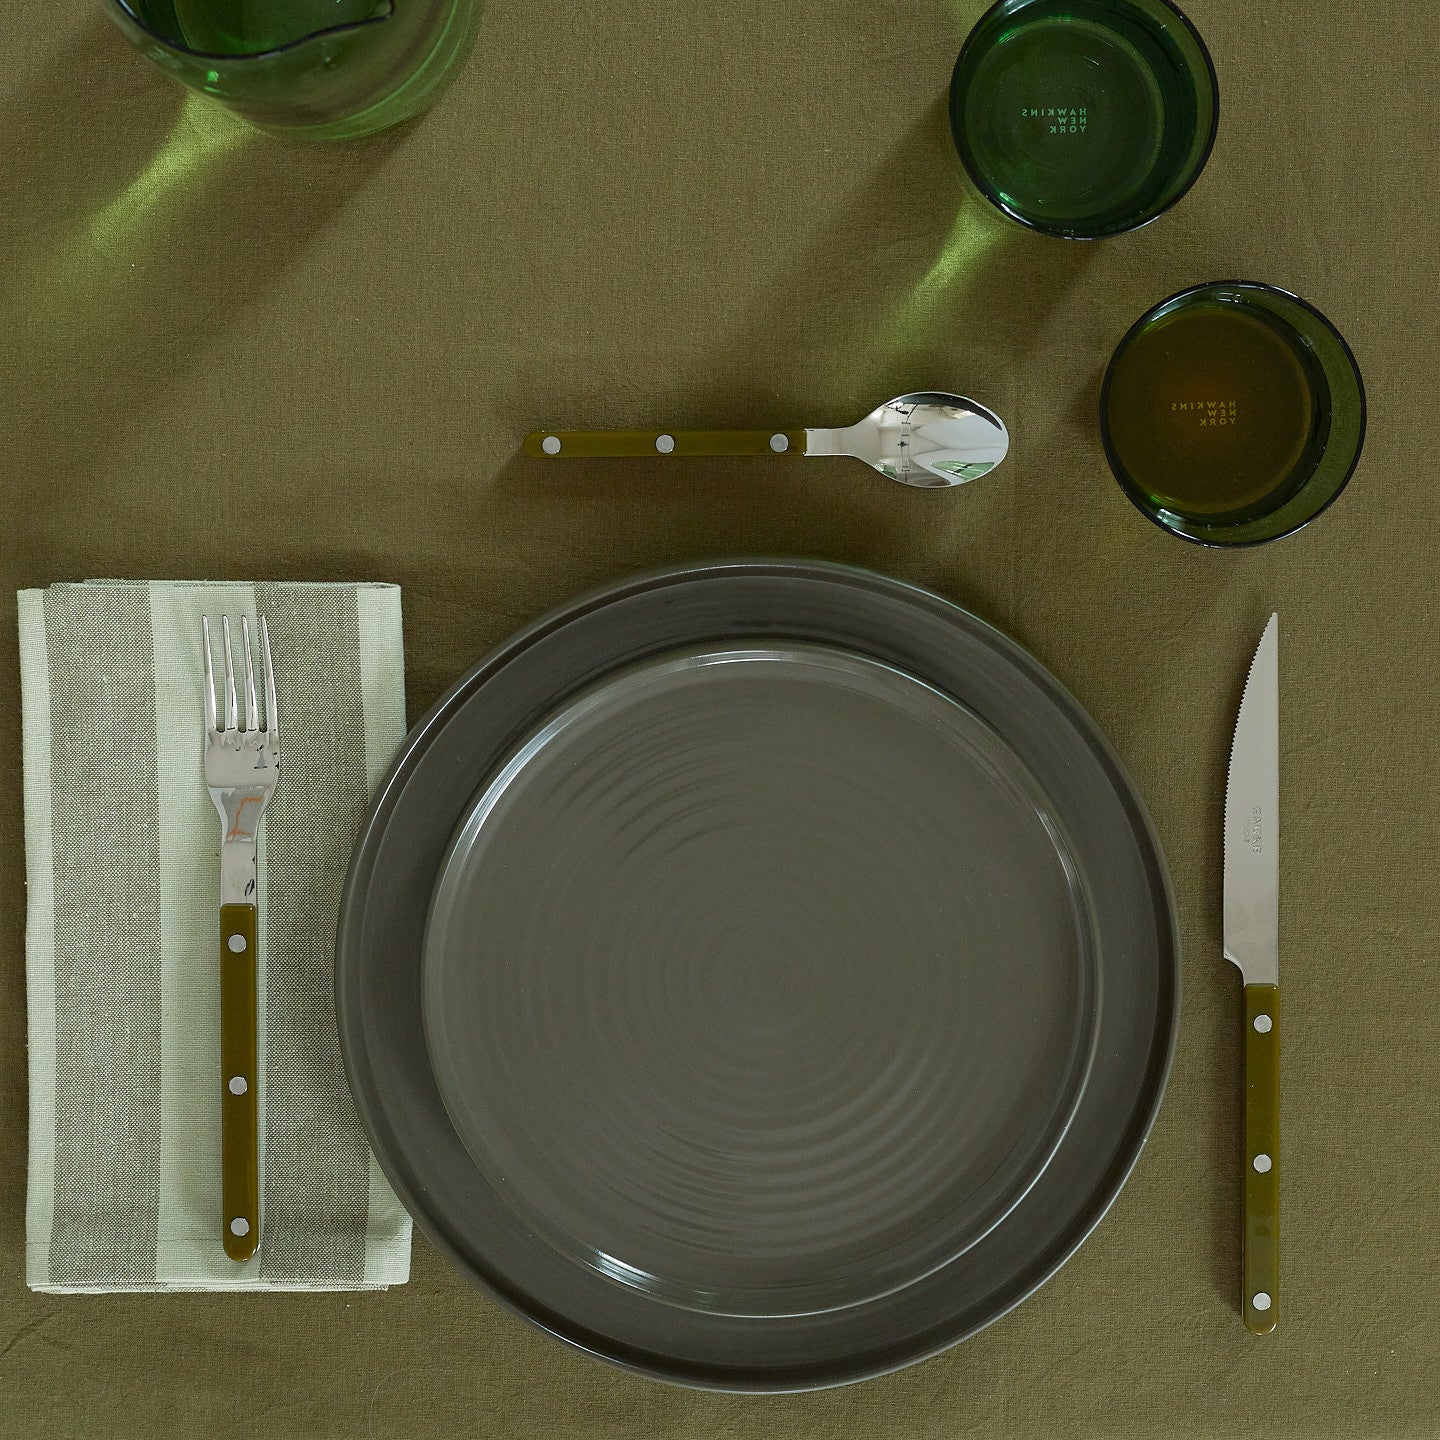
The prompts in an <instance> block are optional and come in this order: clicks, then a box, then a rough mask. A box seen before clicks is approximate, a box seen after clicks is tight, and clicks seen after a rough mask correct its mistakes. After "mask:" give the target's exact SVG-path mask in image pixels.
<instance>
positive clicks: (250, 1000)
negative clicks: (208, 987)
mask: <svg viewBox="0 0 1440 1440" xmlns="http://www.w3.org/2000/svg"><path fill="white" fill-rule="evenodd" d="M255 917H256V911H255V907H254V906H253V905H222V906H221V907H220V1084H221V1092H220V1150H221V1191H222V1195H223V1197H224V1198H223V1207H224V1222H225V1253H226V1254H227V1255H228V1256H229V1257H230V1258H231V1259H232V1260H248V1259H250V1257H251V1256H252V1255H254V1253H255V1248H256V1246H257V1245H258V1244H259V1242H260V1153H259V1152H260V1147H259V1125H258V1115H259V1112H258V1110H257V1107H256V1073H255V1071H256V1043H255V1011H256V966H255V932H256V925H255Z"/></svg>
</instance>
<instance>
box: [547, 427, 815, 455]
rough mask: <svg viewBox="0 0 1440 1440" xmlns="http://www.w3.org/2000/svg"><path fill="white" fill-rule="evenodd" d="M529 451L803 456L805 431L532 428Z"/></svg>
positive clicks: (553, 453) (560, 453) (584, 453)
mask: <svg viewBox="0 0 1440 1440" xmlns="http://www.w3.org/2000/svg"><path fill="white" fill-rule="evenodd" d="M525 453H526V454H527V455H535V456H538V457H539V458H540V459H542V460H544V459H551V458H557V459H564V458H567V457H568V458H571V459H575V458H586V457H590V458H604V459H612V460H613V459H616V458H622V457H636V456H644V455H650V456H654V455H662V456H663V455H676V456H687V455H702V456H716V455H768V456H770V457H772V458H773V457H774V456H776V455H803V454H804V453H805V432H804V431H803V430H532V431H531V432H530V434H528V435H527V436H526V437H525Z"/></svg>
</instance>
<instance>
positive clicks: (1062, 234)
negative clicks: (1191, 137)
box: [950, 0, 1220, 241]
mask: <svg viewBox="0 0 1440 1440" xmlns="http://www.w3.org/2000/svg"><path fill="white" fill-rule="evenodd" d="M1037 3H1039V0H1018V3H1017V0H994V3H993V4H992V5H991V6H990V8H989V9H988V10H986V11H985V13H984V14H983V15H981V17H980V18H979V19H978V20H977V21H976V22H975V23H974V25H972V26H971V27H970V33H969V34H968V35H967V36H966V37H965V42H964V44H963V45H961V47H960V53H959V55H957V56H956V57H955V66H954V69H952V70H951V72H950V94H951V97H952V104H951V105H950V133H951V137H952V139H953V141H954V144H955V150H956V153H957V154H958V155H959V157H960V163H961V164H962V165H963V166H964V167H965V173H966V174H967V175H968V176H969V177H970V180H971V183H972V184H973V185H974V186H975V188H976V190H978V191H979V192H980V196H981V198H982V199H983V200H984V201H985V202H986V203H987V204H989V205H993V206H994V207H995V209H997V210H998V211H999V212H1000V213H1001V214H1002V215H1004V216H1006V217H1007V218H1008V219H1011V220H1013V221H1015V223H1016V224H1017V225H1023V226H1024V227H1025V228H1026V229H1027V230H1034V231H1035V232H1036V233H1037V234H1040V235H1047V236H1049V237H1050V238H1051V239H1052V240H1078V241H1086V240H1108V239H1110V238H1112V237H1113V236H1116V235H1132V234H1134V232H1135V231H1137V230H1143V229H1144V228H1145V227H1146V226H1147V225H1153V224H1154V223H1155V221H1157V220H1158V219H1159V218H1160V217H1161V216H1162V215H1164V214H1165V213H1166V211H1168V210H1170V209H1172V208H1173V207H1174V206H1176V205H1178V204H1179V203H1180V201H1181V200H1183V199H1184V198H1185V197H1186V196H1187V195H1188V194H1189V193H1190V191H1191V190H1193V189H1194V188H1195V184H1196V182H1197V181H1198V180H1199V179H1200V177H1201V175H1203V174H1204V173H1205V167H1206V166H1207V165H1208V164H1209V163H1210V156H1211V155H1212V154H1213V153H1214V150H1215V141H1216V138H1217V137H1218V135H1219V133H1220V76H1219V73H1218V72H1217V71H1216V69H1215V61H1214V58H1213V57H1212V56H1211V54H1210V47H1209V46H1208V45H1207V44H1206V43H1205V37H1204V36H1203V35H1201V33H1200V31H1199V30H1198V29H1197V28H1196V26H1195V22H1194V21H1193V20H1191V18H1190V17H1189V16H1188V15H1187V14H1186V13H1185V12H1184V11H1183V10H1182V9H1181V8H1180V7H1179V5H1177V4H1176V3H1175V0H1152V3H1154V4H1156V5H1160V6H1163V7H1164V8H1165V9H1166V10H1169V11H1171V12H1172V13H1173V14H1174V15H1175V17H1176V19H1178V20H1179V21H1180V23H1181V25H1182V26H1184V28H1185V29H1186V30H1187V31H1189V33H1190V38H1191V39H1192V40H1194V42H1195V48H1196V49H1197V50H1198V51H1199V52H1200V58H1201V59H1202V60H1204V62H1205V74H1206V78H1207V79H1208V80H1209V82H1210V97H1211V102H1212V104H1211V115H1210V128H1209V133H1208V134H1207V135H1206V136H1205V144H1204V146H1203V147H1202V149H1201V151H1200V154H1199V156H1198V157H1197V158H1196V160H1195V162H1194V167H1193V169H1192V170H1191V173H1190V174H1189V175H1188V176H1187V177H1186V180H1185V183H1184V184H1183V185H1181V187H1180V188H1179V189H1178V190H1177V191H1176V192H1175V193H1174V194H1173V195H1172V196H1171V197H1170V198H1169V199H1168V200H1167V201H1166V202H1165V203H1164V204H1163V205H1161V206H1160V207H1159V208H1158V209H1156V210H1154V211H1152V212H1151V213H1150V214H1148V215H1146V216H1145V218H1144V219H1143V220H1137V221H1136V222H1135V223H1134V224H1133V225H1117V226H1113V227H1111V228H1109V229H1103V230H1094V231H1088V232H1086V231H1078V230H1074V229H1071V230H1060V229H1056V228H1055V227H1054V226H1051V225H1047V224H1045V223H1044V222H1043V221H1040V220H1033V219H1031V218H1030V217H1029V216H1028V215H1024V214H1022V213H1021V212H1020V211H1018V210H1016V209H1015V208H1014V207H1013V206H1010V205H1007V204H1006V203H1005V202H1004V201H1003V200H1002V199H1001V198H1000V197H999V196H998V195H996V194H995V193H994V192H993V190H992V189H991V188H990V187H989V186H988V185H987V184H986V183H985V181H983V180H982V179H981V178H980V176H979V175H978V174H977V173H976V169H975V166H974V165H972V164H971V163H970V157H969V154H968V153H967V151H968V147H967V146H965V145H964V144H962V143H961V135H962V130H961V127H960V126H958V125H957V124H956V121H955V107H954V104H953V96H954V94H955V86H956V82H957V81H958V80H959V78H960V66H961V64H962V63H963V62H964V60H965V56H966V54H967V53H968V52H969V50H970V47H971V45H972V44H973V43H974V41H975V36H976V34H977V33H978V32H979V30H980V27H981V26H982V25H984V24H985V22H986V21H987V20H989V19H990V17H991V16H992V15H994V14H996V13H997V12H998V11H1000V10H1003V9H1005V8H1006V6H1013V7H1014V8H1015V9H1016V10H1017V11H1018V10H1022V9H1024V8H1026V6H1028V5H1032V4H1037ZM1121 3H1125V4H1131V5H1135V4H1136V0H1121ZM1136 8H1138V5H1137V6H1136Z"/></svg>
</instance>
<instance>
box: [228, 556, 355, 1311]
mask: <svg viewBox="0 0 1440 1440" xmlns="http://www.w3.org/2000/svg"><path fill="white" fill-rule="evenodd" d="M255 600H256V608H257V610H258V611H259V612H260V613H261V614H263V615H264V616H265V617H266V620H267V622H268V623H269V626H270V635H271V640H272V643H273V648H274V652H275V669H276V678H277V682H278V684H279V687H280V693H281V695H282V696H283V699H282V701H281V711H280V735H281V759H280V784H279V785H278V786H277V787H276V790H275V795H274V797H273V798H272V799H271V801H270V803H269V805H268V806H267V807H266V811H265V894H264V897H263V899H264V904H265V917H266V923H265V940H264V946H263V951H262V955H261V960H262V963H263V965H264V967H265V1076H266V1080H265V1152H264V1167H263V1170H262V1184H263V1186H264V1194H263V1199H262V1227H263V1231H264V1239H263V1241H262V1246H261V1252H260V1273H261V1276H262V1277H265V1278H269V1277H271V1276H280V1275H292V1274H296V1273H304V1274H308V1275H314V1276H317V1277H323V1278H324V1279H325V1280H326V1281H328V1282H331V1283H334V1284H342V1285H358V1284H360V1283H362V1282H363V1280H364V1278H365V1250H366V1231H367V1224H368V1218H369V1204H370V1152H369V1148H368V1146H367V1145H366V1143H365V1140H364V1135H363V1131H362V1130H361V1128H360V1125H359V1122H358V1119H357V1117H356V1115H355V1107H354V1102H353V1101H352V1100H351V1098H350V1092H349V1090H348V1089H347V1088H346V1084H345V1072H344V1066H343V1064H342V1061H341V1058H340V1044H339V1038H338V1031H337V1027H336V1023H335V999H334V994H335V975H334V955H335V916H336V914H337V913H338V911H339V906H340V890H341V887H342V885H343V883H344V879H345V871H346V868H347V866H348V864H349V859H350V850H351V847H352V846H353V845H354V843H355V836H356V835H357V834H358V833H359V830H360V826H361V823H362V821H363V819H364V815H365V811H366V809H367V807H368V805H369V801H370V788H369V782H368V777H367V774H366V765H365V728H364V723H363V716H364V708H363V697H362V694H361V666H360V616H359V606H358V604H357V600H356V595H355V591H354V590H353V589H350V588H345V589H338V588H337V589H334V590H315V589H308V590H306V591H303V592H300V593H297V592H296V591H295V590H294V589H293V588H290V587H286V586H282V585H263V584H262V585H257V586H256V587H255ZM317 1178H318V1179H319V1181H320V1182H321V1184H320V1185H319V1186H317Z"/></svg>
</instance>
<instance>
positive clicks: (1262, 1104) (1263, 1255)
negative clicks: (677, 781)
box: [1241, 985, 1280, 1335]
mask: <svg viewBox="0 0 1440 1440" xmlns="http://www.w3.org/2000/svg"><path fill="white" fill-rule="evenodd" d="M1241 1273H1242V1274H1243V1276H1244V1281H1245V1291H1244V1294H1243V1295H1242V1296H1241V1305H1242V1308H1243V1310H1244V1314H1245V1328H1246V1329H1247V1330H1249V1331H1250V1332H1251V1334H1254V1335H1268V1334H1269V1333H1270V1332H1271V1331H1272V1330H1273V1329H1274V1328H1275V1324H1276V1322H1277V1321H1278V1320H1279V1318H1280V988H1279V986H1277V985H1247V986H1246V987H1245V1238H1244V1245H1243V1257H1242V1260H1241Z"/></svg>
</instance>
